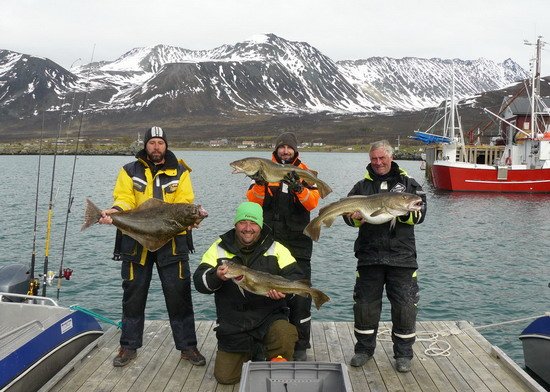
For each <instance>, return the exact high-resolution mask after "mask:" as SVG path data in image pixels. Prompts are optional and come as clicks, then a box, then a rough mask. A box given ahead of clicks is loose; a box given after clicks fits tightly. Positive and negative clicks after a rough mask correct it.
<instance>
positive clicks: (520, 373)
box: [491, 346, 547, 392]
mask: <svg viewBox="0 0 550 392" xmlns="http://www.w3.org/2000/svg"><path fill="white" fill-rule="evenodd" d="M491 356H493V357H495V358H497V359H499V360H501V361H502V362H504V363H505V366H506V367H507V368H508V369H509V370H510V371H511V372H512V373H513V374H515V375H516V376H517V377H519V379H520V380H521V381H522V382H525V383H526V384H527V386H528V388H529V390H531V391H536V392H546V391H547V390H546V389H545V388H543V387H542V386H541V385H539V383H537V382H536V381H535V380H534V379H533V378H532V377H531V376H530V375H529V374H528V373H527V372H526V371H525V370H523V369H522V368H520V367H519V366H518V364H517V363H515V362H514V361H512V360H511V359H510V357H509V356H507V355H506V354H505V353H504V351H502V350H501V349H500V348H498V347H497V346H493V351H492V352H491Z"/></svg>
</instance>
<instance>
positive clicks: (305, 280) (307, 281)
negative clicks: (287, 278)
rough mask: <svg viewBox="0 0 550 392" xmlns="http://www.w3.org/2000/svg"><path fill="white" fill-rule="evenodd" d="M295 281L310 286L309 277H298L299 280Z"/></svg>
mask: <svg viewBox="0 0 550 392" xmlns="http://www.w3.org/2000/svg"><path fill="white" fill-rule="evenodd" d="M296 282H299V283H302V284H305V285H306V286H307V287H311V281H310V280H309V279H300V280H297V281H296Z"/></svg>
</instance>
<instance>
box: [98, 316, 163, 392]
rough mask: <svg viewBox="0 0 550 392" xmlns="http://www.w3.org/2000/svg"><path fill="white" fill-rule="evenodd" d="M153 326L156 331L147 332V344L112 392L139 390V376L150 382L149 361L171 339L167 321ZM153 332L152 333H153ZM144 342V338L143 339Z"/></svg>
mask: <svg viewBox="0 0 550 392" xmlns="http://www.w3.org/2000/svg"><path fill="white" fill-rule="evenodd" d="M153 324H154V325H156V326H157V328H156V330H149V331H148V332H147V334H145V335H148V336H147V338H148V340H149V342H148V343H147V345H144V346H143V347H142V348H141V349H139V350H138V358H137V359H136V360H135V361H133V362H131V363H130V364H128V365H126V366H125V368H127V369H125V370H126V371H125V373H124V377H122V378H121V379H120V380H119V381H118V382H117V384H116V385H115V386H114V388H113V389H112V391H113V392H126V391H130V390H132V391H133V390H134V388H138V389H139V385H138V379H139V378H140V376H141V375H143V374H146V376H145V377H146V378H147V379H148V380H149V381H148V383H149V382H151V379H152V378H153V376H151V375H150V374H149V373H148V372H147V369H148V368H149V366H150V365H151V359H152V358H153V356H154V355H155V354H156V352H157V351H158V349H159V347H160V346H161V344H162V343H163V342H164V341H165V340H166V339H167V338H170V337H171V329H170V324H169V323H168V322H167V321H153ZM153 331H154V332H153ZM144 340H145V338H144ZM104 385H105V384H104V383H102V384H100V388H101V389H102V390H108V389H104Z"/></svg>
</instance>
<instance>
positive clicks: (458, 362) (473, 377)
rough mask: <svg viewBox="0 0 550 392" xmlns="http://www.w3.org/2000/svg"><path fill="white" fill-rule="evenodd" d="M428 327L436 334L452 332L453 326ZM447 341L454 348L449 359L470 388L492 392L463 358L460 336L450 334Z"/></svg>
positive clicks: (441, 323) (439, 324) (437, 324)
mask: <svg viewBox="0 0 550 392" xmlns="http://www.w3.org/2000/svg"><path fill="white" fill-rule="evenodd" d="M427 325H432V326H433V329H432V330H433V331H436V332H446V331H450V330H451V328H452V327H453V326H448V325H446V324H445V323H443V322H438V323H435V322H433V323H428V324H427ZM446 338H447V341H448V342H449V343H450V344H451V346H452V351H451V355H450V356H449V359H451V362H452V365H453V366H454V368H455V369H456V371H457V372H458V373H459V374H460V375H461V376H462V378H463V379H464V380H465V381H466V382H467V383H468V385H469V386H470V388H472V389H473V390H474V391H476V392H478V391H480V392H490V389H489V388H488V387H487V385H486V384H485V383H484V382H483V380H482V379H481V378H480V377H479V375H478V374H477V373H476V371H475V369H473V367H472V366H471V364H470V363H469V362H468V361H467V360H465V358H463V357H462V356H461V350H460V344H459V343H460V341H459V339H458V335H455V334H449V336H447V337H446ZM466 358H467V359H470V360H474V359H475V357H471V358H470V357H466ZM478 363H479V362H478Z"/></svg>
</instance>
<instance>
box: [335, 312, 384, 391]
mask: <svg viewBox="0 0 550 392" xmlns="http://www.w3.org/2000/svg"><path fill="white" fill-rule="evenodd" d="M350 324H351V328H352V330H353V324H352V323H342V322H340V323H336V332H337V333H338V341H339V342H340V344H341V346H342V354H343V355H344V359H343V362H344V363H346V364H348V374H349V378H350V381H351V384H352V387H353V390H354V391H355V392H359V391H369V392H373V391H377V392H378V391H379V392H386V390H385V389H373V388H372V381H370V380H369V379H368V378H367V377H366V376H365V372H364V371H363V368H364V367H365V366H366V365H365V366H363V368H357V367H353V366H349V361H351V358H352V357H353V354H354V352H353V349H354V346H355V340H354V337H353V334H352V333H350ZM370 362H373V361H370ZM369 365H370V364H369ZM374 366H375V367H376V365H374ZM376 374H377V375H378V372H376ZM373 379H374V377H373ZM380 381H381V380H380ZM382 384H383V383H382ZM375 387H376V385H375Z"/></svg>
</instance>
